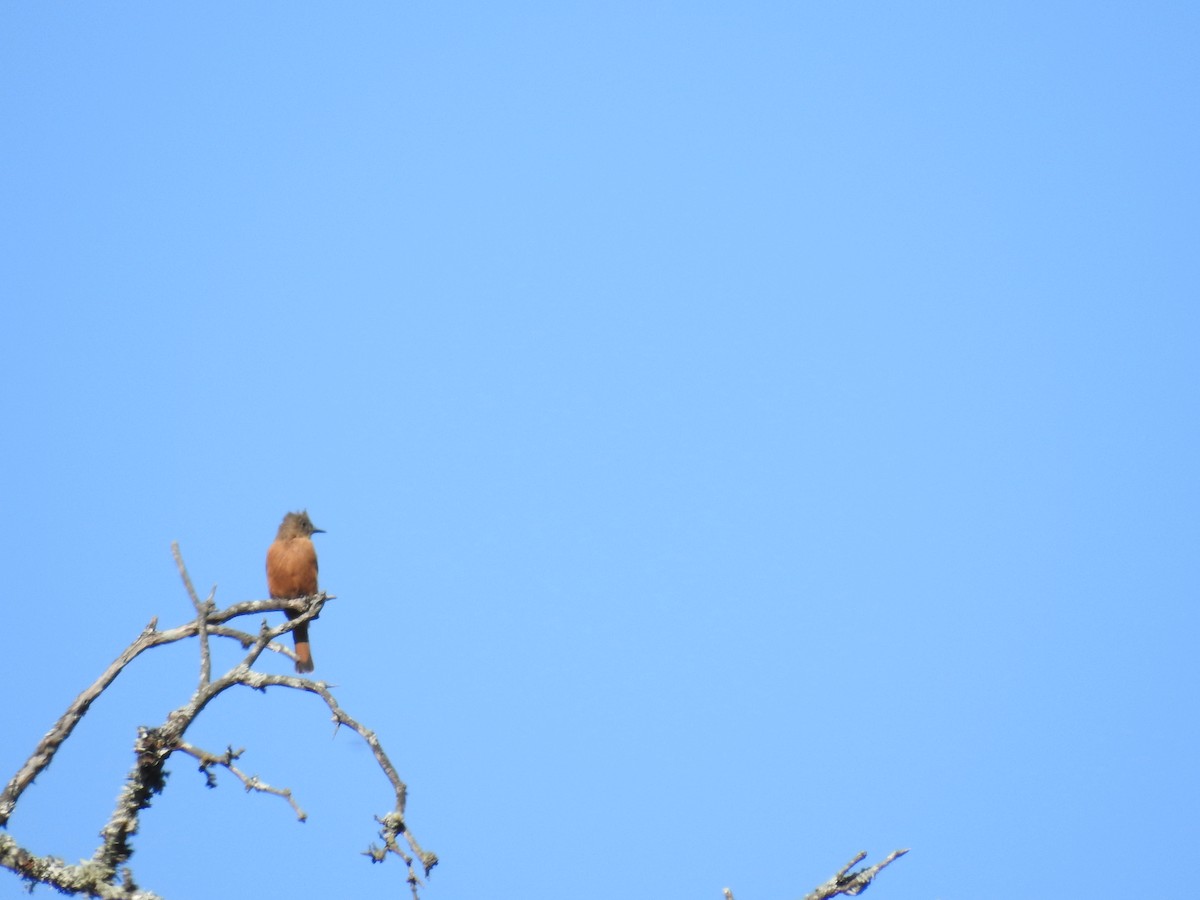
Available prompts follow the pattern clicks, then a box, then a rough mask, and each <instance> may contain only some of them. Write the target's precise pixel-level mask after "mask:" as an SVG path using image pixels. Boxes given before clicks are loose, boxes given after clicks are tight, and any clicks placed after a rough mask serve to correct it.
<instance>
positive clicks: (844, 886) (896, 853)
mask: <svg viewBox="0 0 1200 900" xmlns="http://www.w3.org/2000/svg"><path fill="white" fill-rule="evenodd" d="M907 852H908V850H907V849H905V850H893V851H892V852H891V853H889V854H888V856H887V858H886V859H884V860H883V862H879V863H876V864H875V865H873V866H868V867H867V868H865V869H859V870H858V871H857V872H851V871H850V869H851V868H852V867H853V866H855V865H857V864H858V863H860V862H862V861H863V860H864V859H866V857H867V851H866V850H863V851H861V852H860V853H858V855H856V856H855V857H854V859H852V860H850V862H848V863H846V865H844V866H842V868H841V869H840V870H839V871H838V873H837V874H836V875H834V876H833V877H832V878H830V879H829V880H828V881H827V882H825V883H824V884H823V885H821V886H820V887H818V888H817V889H816V890H815V891H813V892H812V893H811V894H807V895H805V897H804V900H828V898H829V897H836V896H837V895H838V894H846V895H847V896H849V897H854V896H857V895H858V894H860V893H862V892H863V891H864V890H866V887H867V885H869V884H870V883H871V881H872V880H873V879H874V878H875V876H876V875H878V874H879V873H880V871H881V870H882V869H883V868H884V867H885V866H888V865H890V864H891V863H892V862H894V861H895V860H897V859H899V858H900V857H901V856H903V855H904V854H905V853H907Z"/></svg>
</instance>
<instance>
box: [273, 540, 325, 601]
mask: <svg viewBox="0 0 1200 900" xmlns="http://www.w3.org/2000/svg"><path fill="white" fill-rule="evenodd" d="M267 590H268V591H270V592H271V596H272V597H276V598H292V597H306V596H308V595H309V594H315V593H316V592H317V550H316V548H315V547H313V542H312V541H311V540H309V539H308V538H306V537H305V538H288V539H286V540H282V541H275V543H273V544H271V546H270V547H269V548H268V549H267Z"/></svg>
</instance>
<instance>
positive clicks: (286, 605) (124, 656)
mask: <svg viewBox="0 0 1200 900" xmlns="http://www.w3.org/2000/svg"><path fill="white" fill-rule="evenodd" d="M334 599H336V597H334V596H332V595H329V594H316V595H314V596H313V597H306V598H302V599H301V600H253V601H247V602H243V603H235V604H233V605H232V606H228V607H226V608H225V609H214V610H212V612H210V613H208V615H206V616H197V618H196V619H195V620H193V621H191V622H187V623H185V624H183V625H179V626H177V627H175V628H172V629H169V630H167V631H158V630H157V629H158V618H157V617H155V618H154V619H152V620H151V621H150V623H149V624H148V625H147V626H146V627H145V628H144V629H143V630H142V633H141V634H139V635H138V637H137V638H136V639H135V640H134V641H133V643H131V644H130V645H129V646H128V647H126V648H125V650H124V651H122V652H121V654H120V655H119V656H118V657H117V658H116V659H115V660H113V661H112V663H111V664H110V665H109V666H108V668H107V669H105V670H104V672H103V673H102V674H101V676H100V677H99V678H97V679H96V681H95V682H94V683H93V684H92V685H91V686H90V687H89V688H87V689H86V690H85V691H83V693H81V694H80V695H79V696H78V697H76V698H75V700H74V701H73V702H72V703H71V705H70V706H69V707H67V711H66V712H64V713H63V714H62V716H61V717H60V718H59V720H58V721H57V722H56V723H55V724H54V727H53V728H51V729H50V730H49V731H48V732H46V734H45V735H44V736H43V737H42V740H41V741H40V742H38V745H37V747H36V748H35V749H34V751H33V753H32V754H30V756H29V759H27V760H26V761H25V764H24V765H23V766H22V767H21V768H20V769H19V770H18V771H17V773H16V775H14V776H13V777H12V780H10V781H9V783H8V784H7V785H6V786H5V788H4V790H3V791H2V792H0V827H3V826H5V825H7V824H8V820H9V819H10V818H11V817H12V812H13V809H15V808H16V804H17V801H18V800H19V799H20V798H21V795H22V794H23V793H24V792H25V790H26V788H28V787H29V785H30V784H32V783H33V781H34V779H35V778H37V776H38V775H40V774H41V773H42V772H43V771H44V770H45V769H46V767H47V766H49V765H50V763H51V761H52V760H53V759H54V755H55V754H56V753H57V752H58V748H59V747H61V746H62V744H63V742H64V741H65V740H66V739H67V738H68V737H70V736H71V732H72V731H74V730H75V726H76V725H78V724H79V720H80V719H82V718H83V716H84V715H85V714H86V713H87V711H88V709H89V708H90V707H91V705H92V703H93V702H95V700H96V698H97V697H99V696H100V695H101V694H102V693H103V692H104V691H105V689H107V688H108V686H109V685H110V684H112V683H113V681H115V680H116V678H117V676H118V675H120V674H121V672H122V671H123V670H124V669H125V667H126V666H128V665H129V664H130V663H131V662H133V660H135V659H137V658H138V657H139V656H141V655H142V653H144V652H145V651H146V650H149V649H150V648H151V647H157V646H160V645H162V644H171V643H174V642H176V641H181V640H186V639H187V638H190V637H195V636H197V635H198V634H199V633H200V630H201V628H202V627H203V626H202V622H206V623H208V630H209V631H210V632H212V633H221V634H224V629H223V628H221V629H217V628H214V627H212V624H215V623H223V622H228V621H229V620H231V619H235V618H238V617H240V616H247V615H253V614H255V613H264V612H278V611H282V610H288V609H290V610H300V615H298V616H297V617H296V618H295V619H292V620H289V621H286V622H284V623H283V624H281V625H280V626H278V627H277V628H273V629H269V630H268V631H267V632H266V633H267V634H268V635H269V636H268V638H267V640H266V642H264V644H263V648H268V647H269V648H271V649H276V648H277V649H278V650H279V651H280V652H283V653H285V654H286V655H288V656H291V657H292V658H293V659H294V658H295V657H294V656H293V655H292V653H291V651H289V650H287V649H286V648H284V647H283V646H282V645H279V644H274V643H272V641H273V640H274V638H276V637H278V636H279V635H281V634H284V633H286V632H288V631H291V630H292V629H293V628H295V627H296V626H297V625H301V624H303V623H305V622H309V621H311V620H312V619H315V618H316V617H317V616H318V615H319V614H320V612H321V609H322V608H323V607H324V605H325V603H326V602H327V601H329V600H334ZM228 636H231V637H236V638H237V639H238V640H241V639H242V636H241V633H236V634H231V635H228ZM243 646H245V645H243ZM261 652H262V651H261V650H259V651H258V653H261ZM258 653H255V654H253V656H254V658H257V656H258ZM247 665H249V663H247Z"/></svg>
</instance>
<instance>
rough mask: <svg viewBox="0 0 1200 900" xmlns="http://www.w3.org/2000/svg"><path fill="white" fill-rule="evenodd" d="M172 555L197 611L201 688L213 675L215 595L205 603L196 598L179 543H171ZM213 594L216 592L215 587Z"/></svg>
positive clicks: (209, 596)
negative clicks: (211, 649) (210, 618)
mask: <svg viewBox="0 0 1200 900" xmlns="http://www.w3.org/2000/svg"><path fill="white" fill-rule="evenodd" d="M171 555H172V556H173V557H175V566H176V568H178V569H179V577H180V578H182V579H183V586H184V587H185V588H187V593H188V598H189V599H190V600H191V601H192V606H193V607H194V608H195V610H196V633H197V634H198V635H199V637H200V686H201V687H204V685H206V684H208V680H209V678H210V677H211V675H212V655H211V654H210V653H209V651H208V612H209V609H210V608H211V607H212V605H213V602H212V598H213V595H212V594H209V595H208V599H207V600H205V601H204V602H203V603H201V602H200V598H199V597H197V596H196V589H195V588H194V587H192V577H191V576H190V575H188V570H187V566H185V565H184V564H183V556H182V554H180V552H179V541H171ZM213 592H214V593H215V592H216V588H215V587H214V588H213Z"/></svg>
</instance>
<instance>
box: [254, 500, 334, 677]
mask: <svg viewBox="0 0 1200 900" xmlns="http://www.w3.org/2000/svg"><path fill="white" fill-rule="evenodd" d="M324 533H325V529H323V528H317V527H316V526H314V525H313V523H312V519H310V518H309V517H308V510H301V511H300V512H290V513H288V514H287V515H286V516H284V517H283V522H282V523H280V525H279V532H278V533H277V534H276V535H275V540H274V542H273V543H272V544H271V546H270V547H268V548H267V590H268V591H270V593H271V599H272V600H294V599H296V598H297V597H308V596H310V595H311V594H315V593H316V592H317V548H316V547H314V546H313V542H312V536H313V535H314V534H324ZM285 612H287V617H288V618H289V619H294V618H296V616H298V615H299V613H294V612H292V611H291V610H285ZM292 639H293V640H294V641H295V642H296V671H297V672H299V673H301V674H305V673H308V672H311V671H312V670H313V659H312V647H310V646H309V643H308V623H307V622H305V623H304V624H303V625H297V626H296V627H295V628H294V629H292Z"/></svg>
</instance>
